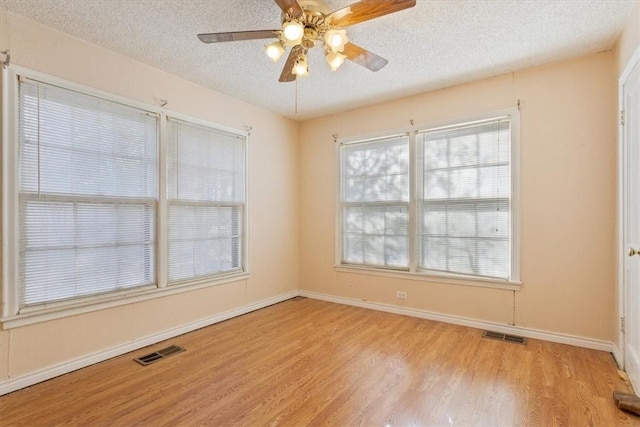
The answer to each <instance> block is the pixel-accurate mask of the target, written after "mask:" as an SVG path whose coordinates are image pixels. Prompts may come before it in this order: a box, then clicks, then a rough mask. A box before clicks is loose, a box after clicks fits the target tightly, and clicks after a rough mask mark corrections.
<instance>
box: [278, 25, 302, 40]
mask: <svg viewBox="0 0 640 427" xmlns="http://www.w3.org/2000/svg"><path fill="white" fill-rule="evenodd" d="M282 35H283V36H284V38H285V39H286V40H287V41H288V42H292V43H295V42H298V43H299V42H300V41H301V40H302V36H303V35H304V27H303V26H302V24H301V23H299V22H298V21H285V22H283V23H282Z"/></svg>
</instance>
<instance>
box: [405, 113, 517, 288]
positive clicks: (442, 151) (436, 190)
mask: <svg viewBox="0 0 640 427" xmlns="http://www.w3.org/2000/svg"><path fill="white" fill-rule="evenodd" d="M510 147H511V127H510V120H509V117H502V118H497V119H494V120H490V121H485V122H479V123H471V124H465V125H460V126H453V127H448V128H444V129H440V130H433V131H426V132H422V133H419V134H418V135H417V154H418V173H419V178H418V180H417V190H418V195H417V209H418V221H417V227H418V230H417V264H418V267H419V268H423V269H427V270H435V271H442V272H450V273H461V274H469V275H474V276H486V277H491V278H501V279H508V278H509V277H510V265H511V241H510V237H511V165H510V159H511V150H510Z"/></svg>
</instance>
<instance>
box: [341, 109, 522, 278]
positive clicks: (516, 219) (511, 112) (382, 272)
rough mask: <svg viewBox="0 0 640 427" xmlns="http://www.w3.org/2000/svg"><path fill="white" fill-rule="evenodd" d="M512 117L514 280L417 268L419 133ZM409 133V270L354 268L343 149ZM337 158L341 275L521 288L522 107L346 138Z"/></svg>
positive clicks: (512, 270) (512, 274)
mask: <svg viewBox="0 0 640 427" xmlns="http://www.w3.org/2000/svg"><path fill="white" fill-rule="evenodd" d="M505 116H506V117H509V120H510V124H511V141H510V144H511V145H510V146H511V152H510V170H511V198H510V202H511V204H510V214H511V231H510V241H511V245H510V277H509V278H508V279H500V278H492V277H485V276H474V275H469V274H460V273H450V272H441V271H436V270H426V269H421V268H419V267H418V266H417V246H416V245H417V215H418V209H417V181H418V179H419V177H418V174H419V173H420V171H419V170H418V164H419V159H418V158H417V155H416V154H417V151H418V150H417V144H418V141H417V136H418V134H421V133H425V132H429V131H434V130H439V129H444V128H448V127H456V126H460V125H466V124H473V123H476V122H478V123H480V122H485V121H488V120H491V119H496V118H499V117H505ZM401 134H406V135H408V137H409V192H410V193H409V245H410V246H409V268H408V269H395V268H394V269H392V268H384V267H377V266H365V265H354V264H348V263H344V262H343V260H342V258H343V246H342V241H343V217H342V212H343V206H344V202H343V200H344V199H343V193H342V161H343V159H342V155H341V148H342V146H344V145H349V144H355V143H362V142H366V141H370V140H371V141H373V140H376V139H384V138H387V137H390V136H395V135H401ZM335 159H336V165H337V166H336V177H337V178H336V195H337V196H336V209H335V224H336V227H335V261H334V269H335V270H336V271H338V272H346V273H354V272H359V273H362V274H367V275H373V276H385V277H395V278H402V279H410V280H419V281H427V282H437V283H449V284H456V285H469V286H480V287H488V288H499V289H511V290H517V289H520V285H521V284H522V282H521V277H520V273H521V271H520V246H521V244H520V209H521V208H520V110H519V108H507V109H503V110H495V111H490V112H486V113H481V114H476V115H472V116H466V117H462V118H454V119H450V120H446V121H439V122H431V123H424V124H421V125H416V126H414V125H412V126H409V127H405V128H401V129H393V130H389V131H383V132H377V133H373V134H369V135H360V136H352V137H344V138H337V137H336V138H335Z"/></svg>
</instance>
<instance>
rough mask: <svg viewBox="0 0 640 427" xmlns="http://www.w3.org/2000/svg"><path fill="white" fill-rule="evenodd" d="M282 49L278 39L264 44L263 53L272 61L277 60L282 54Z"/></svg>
mask: <svg viewBox="0 0 640 427" xmlns="http://www.w3.org/2000/svg"><path fill="white" fill-rule="evenodd" d="M284 50H285V49H284V46H283V45H282V42H281V41H280V40H277V41H275V42H273V43H269V44H266V45H264V51H265V53H266V54H267V56H268V57H269V58H271V59H272V60H273V62H278V59H280V57H281V56H282V55H283V54H284Z"/></svg>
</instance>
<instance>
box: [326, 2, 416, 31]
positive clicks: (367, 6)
mask: <svg viewBox="0 0 640 427" xmlns="http://www.w3.org/2000/svg"><path fill="white" fill-rule="evenodd" d="M415 5H416V0H362V1H360V2H358V3H354V4H352V5H351V6H347V7H345V8H342V9H339V10H336V11H335V12H333V13H331V14H330V15H329V18H331V24H332V25H335V26H337V27H347V26H349V25H353V24H358V23H360V22H364V21H368V20H370V19H374V18H379V17H381V16H384V15H388V14H390V13H395V12H399V11H401V10H404V9H408V8H410V7H413V6H415Z"/></svg>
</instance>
